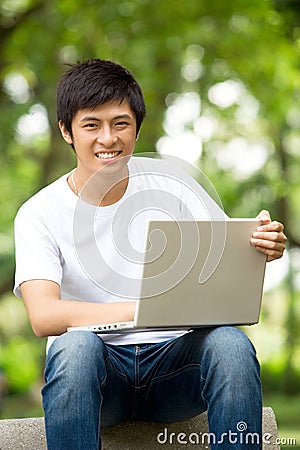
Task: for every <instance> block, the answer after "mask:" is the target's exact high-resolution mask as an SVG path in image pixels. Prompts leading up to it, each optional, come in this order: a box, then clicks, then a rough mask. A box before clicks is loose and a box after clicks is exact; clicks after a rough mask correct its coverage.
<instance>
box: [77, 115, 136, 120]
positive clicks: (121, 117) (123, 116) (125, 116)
mask: <svg viewBox="0 0 300 450" xmlns="http://www.w3.org/2000/svg"><path fill="white" fill-rule="evenodd" d="M119 119H129V120H132V119H133V117H131V116H130V115H129V114H119V115H118V116H115V117H113V118H112V120H119ZM91 120H92V121H95V122H102V120H100V119H98V117H94V116H84V117H83V118H82V119H80V122H89V121H91Z"/></svg>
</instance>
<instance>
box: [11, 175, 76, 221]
mask: <svg viewBox="0 0 300 450" xmlns="http://www.w3.org/2000/svg"><path fill="white" fill-rule="evenodd" d="M68 175H69V173H67V174H65V175H63V176H61V177H60V178H58V179H57V180H55V181H54V182H52V183H50V184H49V185H47V186H45V187H44V188H42V189H41V190H40V191H38V192H37V193H36V194H34V195H33V196H32V197H30V198H29V199H28V200H26V201H25V202H24V203H23V204H22V205H21V206H20V208H19V210H18V212H17V214H16V218H15V221H18V220H19V219H20V218H21V217H22V218H24V217H28V218H30V217H33V216H35V217H37V216H42V215H43V214H46V213H47V211H49V210H51V211H53V210H55V209H57V205H58V202H60V201H62V200H63V199H64V197H65V195H66V194H65V191H67V189H66V180H67V177H68Z"/></svg>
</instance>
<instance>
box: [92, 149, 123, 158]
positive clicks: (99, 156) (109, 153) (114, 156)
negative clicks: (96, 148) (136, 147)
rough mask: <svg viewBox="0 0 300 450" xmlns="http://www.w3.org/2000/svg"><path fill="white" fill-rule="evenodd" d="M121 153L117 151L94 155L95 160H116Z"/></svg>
mask: <svg viewBox="0 0 300 450" xmlns="http://www.w3.org/2000/svg"><path fill="white" fill-rule="evenodd" d="M121 153H122V152H121V151H117V152H99V153H95V156H96V158H98V159H102V160H105V159H113V158H116V157H117V156H119V155H120V154H121Z"/></svg>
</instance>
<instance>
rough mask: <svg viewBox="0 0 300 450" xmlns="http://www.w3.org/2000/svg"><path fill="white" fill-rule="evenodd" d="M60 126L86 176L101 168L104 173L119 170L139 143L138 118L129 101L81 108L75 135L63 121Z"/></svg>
mask: <svg viewBox="0 0 300 450" xmlns="http://www.w3.org/2000/svg"><path fill="white" fill-rule="evenodd" d="M60 129H61V132H62V135H63V137H64V139H65V141H66V142H68V143H69V144H73V146H74V150H75V153H76V156H77V167H78V170H79V171H80V172H82V175H84V174H85V175H87V176H90V175H91V174H92V173H95V172H96V171H98V170H99V169H101V172H103V174H104V173H105V172H106V171H107V172H108V173H109V172H115V171H118V170H120V169H121V168H122V167H124V165H125V164H127V162H128V159H129V157H130V156H131V155H132V153H133V150H134V146H135V142H136V118H135V114H134V113H133V111H132V110H131V108H130V106H129V104H128V102H127V101H123V102H122V103H121V104H120V103H119V102H113V103H105V104H103V105H99V106H97V107H96V108H93V109H82V110H79V111H78V112H77V113H76V114H75V116H74V118H73V121H72V134H73V136H71V135H70V133H68V131H67V130H66V129H65V127H64V125H63V124H60Z"/></svg>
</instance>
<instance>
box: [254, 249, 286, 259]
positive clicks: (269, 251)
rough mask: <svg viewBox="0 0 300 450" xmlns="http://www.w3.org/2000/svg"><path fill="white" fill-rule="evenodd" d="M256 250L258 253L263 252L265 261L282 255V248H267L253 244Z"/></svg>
mask: <svg viewBox="0 0 300 450" xmlns="http://www.w3.org/2000/svg"><path fill="white" fill-rule="evenodd" d="M255 248H256V250H257V251H258V252H260V253H263V254H264V255H266V257H267V262H270V261H274V260H275V259H279V258H281V257H282V255H283V252H284V248H283V249H281V250H279V249H269V248H266V247H260V246H258V245H257V246H255Z"/></svg>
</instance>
